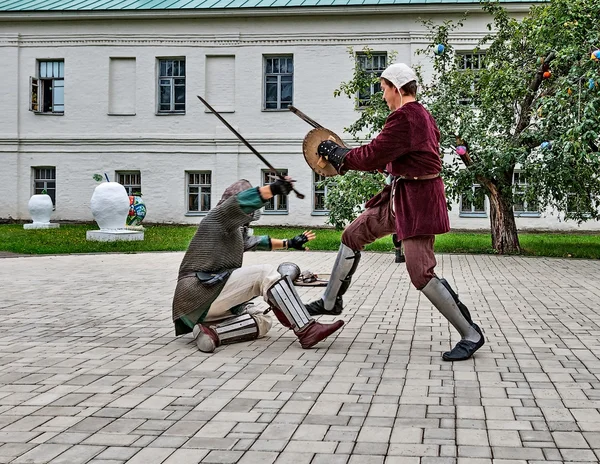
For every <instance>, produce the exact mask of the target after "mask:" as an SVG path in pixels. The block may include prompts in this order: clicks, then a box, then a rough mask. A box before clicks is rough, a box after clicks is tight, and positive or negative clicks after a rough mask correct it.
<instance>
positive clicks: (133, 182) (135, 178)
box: [117, 171, 142, 195]
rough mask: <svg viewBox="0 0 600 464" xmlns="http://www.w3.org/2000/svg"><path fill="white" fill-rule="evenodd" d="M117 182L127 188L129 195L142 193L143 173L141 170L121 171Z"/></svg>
mask: <svg viewBox="0 0 600 464" xmlns="http://www.w3.org/2000/svg"><path fill="white" fill-rule="evenodd" d="M117 182H118V183H119V184H121V185H123V187H125V190H127V195H141V194H142V174H141V173H140V171H119V172H117Z"/></svg>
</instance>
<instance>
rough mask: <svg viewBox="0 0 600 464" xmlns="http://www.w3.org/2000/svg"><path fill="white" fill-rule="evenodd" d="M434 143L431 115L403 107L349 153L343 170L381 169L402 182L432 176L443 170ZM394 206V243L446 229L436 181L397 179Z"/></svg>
mask: <svg viewBox="0 0 600 464" xmlns="http://www.w3.org/2000/svg"><path fill="white" fill-rule="evenodd" d="M439 142H440V131H439V129H438V128H437V124H436V123H435V120H434V119H433V116H431V114H430V113H429V112H428V111H427V110H426V109H425V108H424V107H423V105H421V104H420V103H417V102H410V103H406V104H405V105H403V106H402V107H401V108H398V109H397V110H396V111H394V112H393V113H391V114H390V115H389V116H388V118H387V121H386V122H385V125H384V126H383V129H382V130H381V132H380V134H379V135H378V136H377V137H375V138H374V139H373V140H372V141H371V142H370V143H368V144H366V145H363V146H360V147H357V148H354V149H352V150H350V151H349V152H348V154H347V155H346V157H345V159H344V169H353V170H356V171H374V170H376V169H379V170H381V169H385V170H386V171H387V172H389V173H390V174H393V175H394V176H404V177H415V176H425V175H429V174H437V173H439V172H441V170H442V160H441V158H440V154H439ZM386 190H387V189H384V191H383V192H381V193H379V194H378V195H377V196H376V197H374V198H373V199H371V200H370V201H369V203H367V207H369V206H371V205H374V204H378V203H381V201H389V199H388V197H389V193H388V192H386ZM386 193H387V195H386ZM394 206H395V209H396V233H397V235H398V239H399V240H403V239H405V238H409V237H414V236H416V235H433V234H444V233H446V232H448V231H449V230H450V220H449V218H448V208H447V205H446V194H445V192H444V182H443V181H442V179H441V178H440V177H437V178H435V179H429V180H397V181H396V182H395V194H394Z"/></svg>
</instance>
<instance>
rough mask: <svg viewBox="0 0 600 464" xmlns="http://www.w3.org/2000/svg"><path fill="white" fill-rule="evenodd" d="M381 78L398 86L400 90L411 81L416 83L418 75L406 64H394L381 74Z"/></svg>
mask: <svg viewBox="0 0 600 464" xmlns="http://www.w3.org/2000/svg"><path fill="white" fill-rule="evenodd" d="M381 77H385V78H386V79H387V80H388V81H390V82H391V83H392V84H394V85H395V86H396V88H397V89H398V90H400V89H401V88H402V87H403V86H404V85H406V84H408V83H409V82H410V81H416V80H417V75H416V74H415V72H414V71H413V70H412V68H410V67H408V66H407V65H405V64H404V63H394V64H392V65H390V66H388V67H387V68H386V69H385V71H383V72H382V73H381Z"/></svg>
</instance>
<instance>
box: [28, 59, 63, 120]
mask: <svg viewBox="0 0 600 464" xmlns="http://www.w3.org/2000/svg"><path fill="white" fill-rule="evenodd" d="M48 63H51V64H52V66H51V71H50V73H51V74H52V76H50V77H48V76H47V74H48ZM42 64H45V68H46V69H45V71H44V72H42ZM42 74H46V75H45V76H43V77H42ZM55 74H56V75H55ZM36 76H37V77H33V76H32V77H30V78H29V111H32V112H33V113H35V114H49V115H55V116H62V115H64V114H65V60H64V59H62V58H50V59H36ZM59 88H60V89H62V103H56V100H57V95H56V89H59ZM49 91H51V92H52V93H51V95H50V97H49V98H48V92H49ZM47 100H49V101H50V104H49V105H47V104H46V101H47ZM47 106H48V108H47ZM56 106H61V107H62V109H61V110H58V111H57V110H55V107H56Z"/></svg>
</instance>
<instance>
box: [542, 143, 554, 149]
mask: <svg viewBox="0 0 600 464" xmlns="http://www.w3.org/2000/svg"><path fill="white" fill-rule="evenodd" d="M540 148H541V149H542V150H546V149H548V148H552V144H551V143H550V142H542V144H541V145H540Z"/></svg>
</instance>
